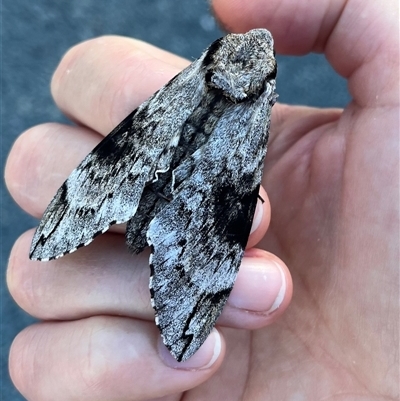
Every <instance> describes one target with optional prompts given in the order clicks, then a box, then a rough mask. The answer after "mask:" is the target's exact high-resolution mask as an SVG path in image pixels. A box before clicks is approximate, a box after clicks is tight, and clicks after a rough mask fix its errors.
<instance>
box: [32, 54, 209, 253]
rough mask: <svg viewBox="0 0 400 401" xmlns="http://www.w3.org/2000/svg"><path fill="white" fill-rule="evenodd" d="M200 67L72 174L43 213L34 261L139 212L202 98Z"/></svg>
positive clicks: (132, 118) (82, 241)
mask: <svg viewBox="0 0 400 401" xmlns="http://www.w3.org/2000/svg"><path fill="white" fill-rule="evenodd" d="M201 68H202V59H199V60H197V61H196V62H194V63H193V64H191V65H190V66H189V67H188V68H186V69H185V70H184V71H182V72H181V73H180V74H179V75H177V76H176V77H175V78H174V79H172V80H171V81H170V82H169V83H168V84H167V85H166V86H165V87H163V88H161V89H160V90H159V91H158V92H157V93H155V94H154V95H153V96H152V97H151V98H150V99H149V100H148V101H146V102H145V103H143V104H142V105H141V106H140V107H139V108H138V109H136V110H135V111H134V112H133V113H131V114H130V115H129V116H128V117H127V118H126V119H125V120H124V121H123V122H122V123H121V124H120V125H119V126H118V127H116V128H115V129H114V130H113V131H112V132H111V133H110V134H109V135H108V136H107V137H106V138H105V139H104V140H103V141H102V142H100V143H99V145H98V146H97V147H96V148H95V149H94V150H93V151H92V152H91V153H90V154H89V155H88V156H87V157H86V158H85V159H84V160H83V161H82V163H81V164H80V165H79V166H78V167H77V168H76V169H75V170H74V171H73V172H72V174H71V175H70V176H69V178H68V179H67V180H66V181H65V182H64V184H63V185H62V186H61V188H60V189H59V190H58V192H57V194H56V195H55V197H54V199H53V200H52V202H51V203H50V204H49V206H48V207H47V209H46V211H45V213H44V215H43V218H42V220H41V222H40V225H39V227H38V228H37V230H36V232H35V235H34V238H33V241H32V245H31V250H30V258H31V259H33V260H49V259H55V258H58V257H60V256H63V255H64V254H66V253H70V252H73V251H75V250H76V249H77V248H79V247H81V246H84V245H87V244H89V243H90V242H91V241H92V240H93V238H94V237H95V236H96V235H98V234H101V233H103V232H104V231H106V230H107V229H108V228H109V227H110V225H112V224H116V223H123V222H126V221H127V220H129V219H130V218H131V217H132V216H133V215H134V214H135V212H136V209H137V207H138V204H139V201H140V199H141V197H142V193H143V189H144V187H145V186H146V185H147V184H148V183H151V182H152V181H154V180H156V179H157V178H158V174H161V173H163V172H166V171H168V169H169V168H170V163H171V159H172V157H173V155H174V152H175V149H176V146H177V145H178V142H179V139H180V135H181V131H182V127H183V125H184V123H185V121H186V120H187V118H188V117H189V116H190V115H191V114H192V112H193V110H194V109H196V107H197V106H198V105H199V103H200V102H201V100H202V99H203V95H204V90H205V88H204V86H205V84H204V81H203V80H200V81H199V80H198V79H195V77H197V76H198V75H199V74H200V69H201ZM166 94H168V95H167V96H166ZM182 105H184V107H182Z"/></svg>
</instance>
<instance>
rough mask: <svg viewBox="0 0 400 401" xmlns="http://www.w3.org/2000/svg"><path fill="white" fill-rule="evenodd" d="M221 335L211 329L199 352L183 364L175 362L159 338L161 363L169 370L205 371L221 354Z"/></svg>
mask: <svg viewBox="0 0 400 401" xmlns="http://www.w3.org/2000/svg"><path fill="white" fill-rule="evenodd" d="M221 347H222V343H221V335H220V334H219V332H218V330H216V329H213V330H212V332H211V333H210V335H209V336H208V338H207V340H206V341H205V342H204V344H203V345H202V346H201V347H200V348H199V350H198V351H197V352H196V353H195V354H194V355H193V356H192V357H190V358H189V359H188V360H187V361H185V362H177V361H176V359H175V358H174V357H173V356H172V355H171V354H170V352H169V351H168V349H167V347H166V346H165V345H164V344H163V342H162V339H161V337H160V340H159V343H158V350H159V354H160V357H161V359H162V360H163V362H164V363H165V364H166V365H167V366H168V367H170V368H174V369H182V370H200V369H207V368H209V367H210V366H212V365H213V364H214V362H215V361H216V360H217V359H218V357H219V354H220V353H221Z"/></svg>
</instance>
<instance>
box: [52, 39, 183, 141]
mask: <svg viewBox="0 0 400 401" xmlns="http://www.w3.org/2000/svg"><path fill="white" fill-rule="evenodd" d="M188 64H189V62H188V61H186V60H184V59H182V58H180V57H178V56H175V55H173V54H171V53H168V52H166V51H163V50H161V49H158V48H157V47H154V46H151V45H149V44H146V43H143V42H141V41H137V40H134V39H129V38H123V37H117V36H105V37H100V38H97V39H92V40H89V41H86V42H83V43H80V44H78V45H76V46H75V47H73V48H71V49H70V50H69V51H68V52H67V54H66V55H65V56H64V58H63V59H62V60H61V62H60V64H59V66H58V67H57V69H56V71H55V73H54V76H53V80H52V85H51V89H52V94H53V97H54V99H55V101H56V103H57V105H58V106H59V107H60V109H61V110H63V111H64V112H65V113H66V114H67V115H68V116H70V117H71V118H72V119H73V120H75V121H78V122H79V123H81V124H83V125H86V126H88V127H90V128H92V129H93V130H95V131H97V132H100V133H102V134H103V135H105V134H107V133H109V132H110V131H111V130H112V129H113V128H114V127H115V126H116V125H117V124H118V123H119V122H121V121H122V119H123V118H125V117H126V116H127V115H128V114H129V113H130V112H131V111H132V110H134V109H135V108H136V107H137V106H139V105H140V104H141V103H142V102H143V101H144V100H146V99H147V98H148V97H149V96H150V95H151V94H153V93H154V92H155V91H157V90H158V89H159V88H160V87H161V86H162V85H164V84H165V83H166V82H167V81H169V80H170V79H171V78H172V77H174V76H175V75H176V74H178V73H179V72H180V71H181V70H182V69H183V68H184V67H186V66H187V65H188Z"/></svg>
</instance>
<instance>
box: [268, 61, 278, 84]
mask: <svg viewBox="0 0 400 401" xmlns="http://www.w3.org/2000/svg"><path fill="white" fill-rule="evenodd" d="M277 72H278V66H277V64H276V63H275V67H274V69H273V70H272V72H270V73H269V74H268V75H267V78H266V79H267V81H270V80H271V79H275V78H276V74H277Z"/></svg>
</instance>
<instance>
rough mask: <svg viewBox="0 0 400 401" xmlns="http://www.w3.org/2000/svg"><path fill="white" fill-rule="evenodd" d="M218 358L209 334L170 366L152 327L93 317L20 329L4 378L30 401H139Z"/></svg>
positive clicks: (193, 376)
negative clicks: (182, 359)
mask: <svg viewBox="0 0 400 401" xmlns="http://www.w3.org/2000/svg"><path fill="white" fill-rule="evenodd" d="M223 354H224V341H223V339H222V336H221V335H220V334H219V333H218V331H217V330H214V331H213V332H212V333H211V335H210V336H209V338H208V339H207V340H206V342H205V343H204V344H203V346H202V347H201V348H200V349H199V351H198V352H197V353H196V354H195V355H194V356H193V357H192V358H190V359H189V360H187V361H186V362H184V363H181V364H178V363H177V362H176V361H175V360H173V359H172V357H171V356H170V355H169V354H168V351H167V350H166V349H165V347H164V346H162V345H161V344H160V335H159V331H158V329H157V328H156V327H155V326H154V325H152V324H150V323H147V322H142V321H136V320H132V319H128V318H122V317H111V316H101V317H100V316H99V317H93V318H89V319H82V320H79V321H72V322H62V323H60V322H58V323H56V322H48V323H41V324H36V325H33V326H31V327H29V328H27V329H25V330H24V331H22V332H21V333H20V334H19V335H18V336H17V338H16V339H15V340H14V343H13V344H12V347H11V351H10V374H11V377H12V380H13V382H14V384H15V386H16V387H17V388H18V389H19V391H20V392H21V393H22V394H23V395H24V396H25V397H26V398H27V399H29V400H32V401H36V400H40V401H46V400H58V401H63V400H65V401H67V400H68V401H69V400H72V399H74V400H89V399H90V400H91V401H103V400H104V401H109V400H114V401H125V400H126V401H133V400H144V399H146V400H147V399H152V398H156V397H161V396H165V395H169V394H175V393H180V392H182V391H185V390H187V389H189V388H192V387H195V386H197V385H199V384H200V383H202V382H204V381H205V380H207V379H208V378H209V377H210V376H211V375H212V374H213V373H214V372H215V371H216V369H218V367H219V365H220V364H221V362H222V358H223ZM32 367H34V368H32Z"/></svg>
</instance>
